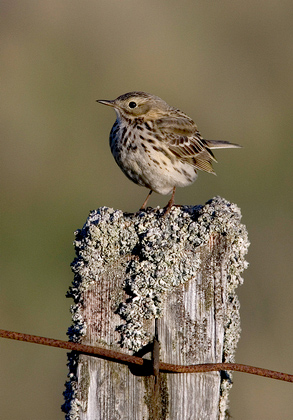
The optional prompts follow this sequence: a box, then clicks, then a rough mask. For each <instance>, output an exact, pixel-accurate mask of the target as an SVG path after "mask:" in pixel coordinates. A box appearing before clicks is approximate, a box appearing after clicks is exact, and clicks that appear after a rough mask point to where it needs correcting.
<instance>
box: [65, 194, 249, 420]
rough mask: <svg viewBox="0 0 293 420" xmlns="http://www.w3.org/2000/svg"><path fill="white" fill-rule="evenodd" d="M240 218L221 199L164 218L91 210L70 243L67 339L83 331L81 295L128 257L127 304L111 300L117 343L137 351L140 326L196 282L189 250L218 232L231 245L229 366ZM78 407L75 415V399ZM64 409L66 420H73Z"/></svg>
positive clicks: (242, 232) (157, 213) (242, 244)
mask: <svg viewBox="0 0 293 420" xmlns="http://www.w3.org/2000/svg"><path fill="white" fill-rule="evenodd" d="M240 220H241V213H240V209H239V208H238V207H237V206H236V205H235V204H231V203H229V202H228V201H226V200H224V199H223V198H221V197H215V198H214V199H212V200H210V201H209V202H208V203H206V204H205V205H204V206H197V207H191V206H185V207H181V208H179V207H173V208H172V210H171V212H170V213H169V214H168V215H167V216H166V217H163V211H162V210H161V209H154V210H147V211H142V212H139V213H138V214H136V215H132V214H123V212H122V211H120V210H113V209H110V208H107V207H102V208H100V209H98V210H94V211H92V212H91V213H90V215H89V217H88V219H87V221H86V223H85V225H84V226H83V228H82V229H81V230H78V231H77V232H76V240H75V243H74V245H75V250H76V254H77V257H76V258H75V260H74V262H73V263H72V270H73V272H74V274H75V278H74V281H73V284H72V286H71V288H70V291H69V293H68V296H69V297H72V298H73V299H74V302H75V304H74V305H73V306H72V309H71V312H72V319H73V323H74V325H73V326H72V327H71V328H70V329H69V331H68V335H69V337H70V339H71V340H73V341H80V340H81V338H82V337H83V336H84V335H85V333H86V325H85V324H84V322H83V319H82V315H81V312H80V305H81V300H82V294H83V291H85V290H86V289H87V287H88V285H90V284H91V283H92V282H98V281H99V279H100V277H101V275H102V274H103V272H104V270H106V269H107V267H109V265H111V264H112V263H115V261H117V260H119V259H120V258H123V257H125V256H129V255H130V256H131V258H129V259H125V262H124V264H125V280H124V289H125V292H127V294H128V295H129V298H128V299H127V301H125V300H122V295H121V302H120V303H119V302H116V307H117V308H118V309H117V312H118V313H119V315H120V317H121V325H120V326H119V331H120V334H121V342H120V345H121V347H125V348H126V349H128V350H132V351H137V350H139V349H141V348H142V347H143V346H144V345H145V344H147V343H148V342H149V341H150V340H151V338H152V337H150V335H149V333H148V332H147V331H146V330H145V325H146V320H148V319H151V318H154V317H159V316H160V314H161V311H162V309H163V306H164V301H165V298H166V296H167V295H168V294H169V293H170V292H172V290H173V289H174V288H176V287H178V286H179V285H181V284H184V283H186V282H188V281H189V280H190V279H191V278H194V277H196V275H197V273H198V270H199V268H200V264H201V261H200V253H196V252H194V250H195V249H196V248H198V247H200V246H203V245H206V244H208V243H209V240H210V238H211V234H215V233H219V234H220V235H222V236H226V237H227V243H229V247H230V249H229V258H230V263H229V264H228V267H227V269H228V285H227V288H228V290H227V291H228V294H227V299H228V301H227V302H226V306H227V311H226V318H227V322H226V326H225V338H224V354H223V361H227V362H228V361H233V360H234V353H235V349H236V345H237V342H238V339H239V335H240V321H239V302H238V299H237V296H236V295H235V288H236V287H237V286H238V285H239V284H241V283H242V281H243V280H242V278H241V273H242V271H243V270H244V269H245V268H246V267H247V262H246V261H245V258H244V256H245V254H246V253H247V249H248V246H249V242H248V238H247V231H246V228H245V226H244V225H242V224H241V223H240ZM123 261H124V260H123ZM207 300H208V299H207ZM69 369H70V371H71V374H72V375H73V376H72V378H71V380H70V382H71V385H72V386H71V388H70V387H69V388H70V389H69V391H68V396H70V395H71V396H73V395H75V397H77V395H76V389H75V379H76V378H75V374H76V364H75V363H71V362H69ZM230 386H231V385H229V379H226V380H223V381H222V396H223V398H222V402H221V403H220V411H221V412H222V413H224V412H225V410H226V408H227V392H228V389H229V387H230ZM70 393H71V394H70ZM65 398H66V397H65ZM224 401H226V402H224ZM76 404H77V406H76V409H77V410H78V402H77V401H75V405H76ZM65 405H66V404H64V406H65ZM66 407H67V408H66V410H65V411H66V412H67V413H68V414H67V419H77V418H78V417H74V416H73V415H72V413H73V412H72V411H70V410H69V409H68V406H66ZM69 411H70V412H69ZM222 418H224V417H222Z"/></svg>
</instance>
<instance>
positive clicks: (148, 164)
mask: <svg viewBox="0 0 293 420" xmlns="http://www.w3.org/2000/svg"><path fill="white" fill-rule="evenodd" d="M98 102H99V103H101V104H104V105H108V106H111V107H113V108H114V109H115V111H116V115H117V119H116V121H115V123H114V125H113V127H112V130H111V133H110V147H111V151H112V154H113V156H114V158H115V160H116V162H117V164H118V165H119V166H120V168H121V169H122V171H123V172H124V173H125V175H126V176H127V177H128V178H130V179H131V180H132V181H134V182H135V183H136V184H139V185H142V186H145V187H147V188H149V189H150V190H151V191H150V193H149V195H148V197H147V199H146V200H145V202H144V204H143V206H142V207H141V208H145V206H146V204H147V200H148V198H149V196H150V194H151V192H152V191H155V192H157V193H159V194H170V193H172V197H171V200H170V201H169V203H168V206H167V210H168V211H169V209H170V208H171V206H172V205H173V203H174V194H175V189H176V187H177V186H178V187H184V186H187V185H189V184H191V183H192V182H194V181H195V179H196V177H197V170H198V169H200V170H202V171H205V172H209V173H215V172H214V170H213V167H212V161H215V162H216V159H215V157H214V155H213V152H212V151H211V149H217V148H235V147H241V146H239V145H237V144H233V143H229V142H227V141H218V140H205V139H203V138H202V137H201V135H200V133H199V131H198V129H197V126H196V124H195V123H194V122H193V120H192V119H191V118H190V117H188V116H187V115H186V114H184V113H183V112H182V111H180V110H179V109H176V108H173V107H171V106H169V105H168V104H167V103H166V102H165V101H163V100H162V99H161V98H159V97H157V96H154V95H151V94H148V93H145V92H129V93H126V94H124V95H121V96H119V97H118V98H117V99H114V100H111V101H109V100H98Z"/></svg>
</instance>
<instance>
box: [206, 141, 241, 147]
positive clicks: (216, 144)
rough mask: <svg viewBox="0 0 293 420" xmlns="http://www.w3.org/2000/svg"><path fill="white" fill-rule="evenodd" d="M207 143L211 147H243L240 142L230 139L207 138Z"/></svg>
mask: <svg viewBox="0 0 293 420" xmlns="http://www.w3.org/2000/svg"><path fill="white" fill-rule="evenodd" d="M205 143H206V145H207V146H208V147H209V148H210V149H228V148H231V149H232V148H239V147H242V146H240V145H239V144H236V143H230V142H229V141H224V140H205Z"/></svg>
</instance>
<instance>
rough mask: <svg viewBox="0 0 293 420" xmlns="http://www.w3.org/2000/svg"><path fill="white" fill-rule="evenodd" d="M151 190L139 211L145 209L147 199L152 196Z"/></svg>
mask: <svg viewBox="0 0 293 420" xmlns="http://www.w3.org/2000/svg"><path fill="white" fill-rule="evenodd" d="M152 192H153V190H150V192H149V193H148V195H147V198H146V199H145V200H144V202H143V205H142V206H141V208H140V210H144V209H145V208H146V205H147V202H148V201H149V198H150V196H151V194H152Z"/></svg>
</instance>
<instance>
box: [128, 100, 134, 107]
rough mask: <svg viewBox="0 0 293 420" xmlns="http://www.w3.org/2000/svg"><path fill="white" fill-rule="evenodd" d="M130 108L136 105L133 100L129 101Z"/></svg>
mask: <svg viewBox="0 0 293 420" xmlns="http://www.w3.org/2000/svg"><path fill="white" fill-rule="evenodd" d="M128 106H129V108H135V107H136V102H133V101H131V102H129V105H128Z"/></svg>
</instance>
